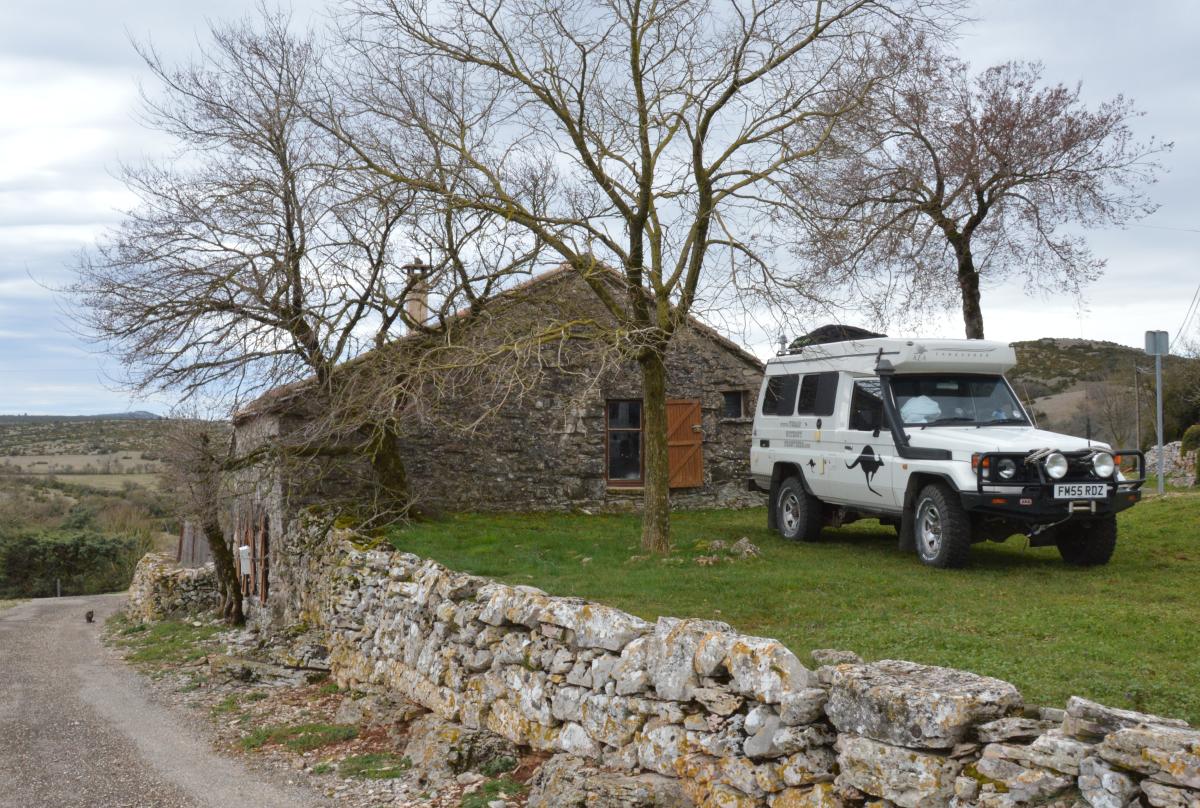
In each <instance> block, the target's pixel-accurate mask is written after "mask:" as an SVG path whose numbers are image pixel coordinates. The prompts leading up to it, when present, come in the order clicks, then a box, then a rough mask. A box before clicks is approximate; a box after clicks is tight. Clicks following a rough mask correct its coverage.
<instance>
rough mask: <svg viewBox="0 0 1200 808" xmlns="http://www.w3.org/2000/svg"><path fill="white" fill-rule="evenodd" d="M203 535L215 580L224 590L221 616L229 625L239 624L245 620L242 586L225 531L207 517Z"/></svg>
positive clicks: (203, 526)
mask: <svg viewBox="0 0 1200 808" xmlns="http://www.w3.org/2000/svg"><path fill="white" fill-rule="evenodd" d="M201 529H202V530H203V531H204V537H205V538H206V539H208V550H209V553H210V554H211V555H212V557H213V566H214V567H216V570H217V581H219V582H220V584H221V588H222V589H223V590H224V599H223V602H222V604H221V616H222V617H223V618H224V620H225V622H226V623H228V624H229V625H231V626H240V625H242V624H243V623H245V622H246V615H245V614H244V613H243V612H242V586H241V582H240V581H239V579H238V578H239V576H238V574H237V564H236V562H235V560H234V557H233V549H232V548H231V547H230V546H229V543H228V542H227V541H225V532H224V531H223V530H221V525H220V523H219V522H217V520H216V518H214V517H211V516H210V517H209V518H207V519H205V520H204V524H202V525H201Z"/></svg>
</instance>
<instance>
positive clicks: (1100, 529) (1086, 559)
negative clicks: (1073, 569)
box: [1055, 514, 1117, 567]
mask: <svg viewBox="0 0 1200 808" xmlns="http://www.w3.org/2000/svg"><path fill="white" fill-rule="evenodd" d="M1055 531H1056V535H1055V539H1056V542H1055V543H1056V544H1058V553H1059V555H1061V556H1062V558H1063V561H1065V562H1067V563H1068V564H1074V565H1075V566H1077V567H1098V566H1100V565H1101V564H1107V563H1108V560H1109V559H1110V558H1112V554H1113V551H1114V550H1115V549H1117V517H1116V516H1115V515H1113V514H1109V515H1108V516H1103V517H1101V518H1099V519H1087V520H1080V521H1078V522H1067V523H1066V524H1063V525H1059V526H1058V527H1057V528H1055Z"/></svg>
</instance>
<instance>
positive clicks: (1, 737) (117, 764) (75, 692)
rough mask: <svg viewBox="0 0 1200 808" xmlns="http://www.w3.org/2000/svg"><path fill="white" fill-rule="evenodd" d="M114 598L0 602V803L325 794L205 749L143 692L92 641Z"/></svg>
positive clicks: (243, 799) (254, 799)
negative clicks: (91, 619)
mask: <svg viewBox="0 0 1200 808" xmlns="http://www.w3.org/2000/svg"><path fill="white" fill-rule="evenodd" d="M123 598H124V596H123V595H103V596H98V597H90V598H59V599H49V600H34V601H30V602H28V603H25V604H22V605H20V606H17V607H15V608H12V609H7V610H5V611H3V612H0V808H41V806H55V808H60V807H61V808H75V807H76V806H79V807H80V808H82V807H83V806H86V807H87V808H93V806H95V807H96V808H99V806H111V807H112V808H159V806H163V807H164V808H166V807H167V806H170V807H171V808H174V807H175V806H179V808H185V807H186V808H207V807H208V806H213V808H217V806H220V808H226V806H234V805H253V806H256V808H276V807H278V808H285V806H286V807H287V808H308V806H319V805H322V804H324V803H322V802H321V801H320V800H319V799H318V798H316V797H314V796H313V795H312V793H311V792H309V791H307V790H304V789H300V788H296V787H290V786H287V785H282V784H273V783H270V782H267V781H266V780H265V775H263V774H261V773H259V772H254V771H251V770H250V769H247V768H246V767H244V766H242V765H240V764H239V763H238V762H237V761H235V760H233V759H230V758H225V757H221V756H219V755H217V754H215V753H214V752H213V751H212V750H211V749H210V748H209V745H208V742H207V741H206V740H205V739H204V738H203V737H202V735H201V732H200V731H199V730H198V729H197V728H196V727H188V726H187V725H186V724H185V722H184V720H182V719H181V718H180V717H179V716H177V715H176V714H175V713H173V712H171V711H169V710H167V709H166V708H164V707H162V706H159V705H157V704H154V703H153V702H151V701H150V700H149V698H148V697H147V694H146V693H145V691H144V690H143V688H142V687H141V686H140V684H139V682H138V679H137V677H136V676H135V675H134V674H133V673H132V672H131V671H129V670H127V669H125V668H124V666H123V665H122V664H121V663H120V662H119V661H117V660H115V659H114V658H113V657H112V656H111V654H110V653H109V652H108V651H107V650H106V649H105V648H104V647H103V646H102V645H101V644H100V639H99V637H100V632H101V630H102V625H103V622H104V619H105V618H106V617H107V616H108V615H109V614H111V613H112V612H113V610H115V609H116V608H117V607H118V606H119V605H120V603H121V600H122V599H123ZM89 609H94V610H95V611H96V622H95V623H92V624H88V623H86V622H84V612H86V611H87V610H89Z"/></svg>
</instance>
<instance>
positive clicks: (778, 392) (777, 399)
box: [762, 373, 800, 415]
mask: <svg viewBox="0 0 1200 808" xmlns="http://www.w3.org/2000/svg"><path fill="white" fill-rule="evenodd" d="M799 385H800V377H799V376H798V375H796V374H795V373H791V374H788V375H786V376H770V377H768V378H767V391H766V393H765V394H764V395H763V407H762V411H763V415H792V414H793V413H794V412H795V411H796V388H797V387H799Z"/></svg>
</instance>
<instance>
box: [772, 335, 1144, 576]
mask: <svg viewBox="0 0 1200 808" xmlns="http://www.w3.org/2000/svg"><path fill="white" fill-rule="evenodd" d="M1016 361H1017V358H1016V353H1015V351H1014V350H1013V348H1012V346H1010V345H1007V344H1004V343H999V342H985V341H982V340H947V339H889V338H886V337H877V338H876V337H871V338H860V339H852V340H843V341H838V342H829V343H825V344H809V345H806V346H804V347H802V348H799V349H796V350H793V351H791V352H789V353H785V354H781V355H779V356H777V357H774V358H772V359H770V360H769V361H768V362H767V369H766V374H765V376H764V378H763V386H762V390H761V392H760V394H759V399H758V406H757V408H756V410H755V416H754V432H753V438H752V444H751V449H750V471H751V478H750V487H751V488H752V489H756V490H760V491H766V492H767V493H768V494H769V497H770V504H769V508H768V511H767V524H768V527H770V528H772V529H777V530H778V531H779V532H780V534H781V535H782V536H783V537H784V538H785V539H789V540H804V541H813V540H815V539H816V538H818V537H819V536H820V533H821V528H822V526H824V525H832V526H839V525H841V524H845V523H848V522H851V521H854V520H855V519H858V518H861V517H873V518H878V519H879V520H880V521H881V522H883V523H885V524H889V525H892V526H894V527H895V528H896V529H897V531H898V533H899V542H900V547H901V549H903V550H913V549H915V550H916V552H917V555H918V556H919V557H920V559H921V561H922V562H924V563H925V564H928V565H931V566H935V567H959V566H962V565H964V564H965V563H966V561H967V557H968V554H969V551H970V547H971V545H972V544H973V543H976V542H981V541H988V540H990V541H1004V540H1005V539H1007V538H1008V537H1010V536H1012V535H1014V534H1018V533H1021V534H1025V535H1027V536H1029V540H1030V544H1031V545H1032V546H1035V547H1042V546H1050V545H1057V547H1058V550H1059V552H1060V553H1061V555H1062V557H1063V560H1064V561H1066V562H1067V563H1069V564H1078V565H1094V564H1104V563H1107V562H1108V560H1109V558H1110V557H1111V556H1112V553H1113V549H1114V547H1115V546H1116V541H1117V523H1116V513H1117V512H1118V511H1121V510H1123V509H1125V508H1128V507H1130V506H1132V505H1133V504H1134V503H1136V502H1137V501H1138V500H1139V499H1140V498H1141V492H1140V489H1141V485H1142V482H1143V481H1144V477H1145V474H1144V470H1145V458H1144V457H1143V455H1142V453H1141V452H1139V451H1136V450H1120V451H1118V452H1113V451H1112V450H1111V449H1110V447H1109V446H1107V445H1105V444H1102V443H1097V442H1095V441H1089V440H1085V439H1083V438H1077V437H1072V436H1070V435H1061V434H1057V433H1054V432H1047V431H1044V430H1041V429H1038V428H1037V426H1036V425H1035V424H1034V422H1033V419H1032V418H1030V416H1029V414H1028V413H1027V412H1026V411H1025V408H1024V407H1023V406H1022V405H1021V402H1020V399H1019V398H1018V397H1017V396H1016V394H1015V393H1014V392H1013V389H1012V387H1011V386H1010V385H1009V383H1008V380H1007V379H1005V377H1004V372H1005V371H1006V370H1008V369H1009V368H1011V367H1012V366H1013V365H1015V364H1016ZM1123 466H1124V467H1125V468H1126V469H1128V471H1127V472H1126V471H1123V470H1122V467H1123Z"/></svg>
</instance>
